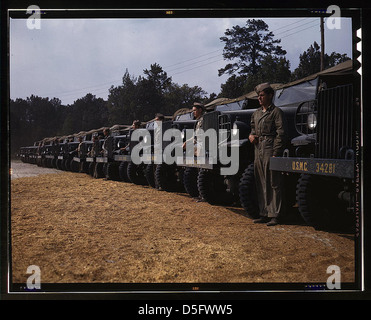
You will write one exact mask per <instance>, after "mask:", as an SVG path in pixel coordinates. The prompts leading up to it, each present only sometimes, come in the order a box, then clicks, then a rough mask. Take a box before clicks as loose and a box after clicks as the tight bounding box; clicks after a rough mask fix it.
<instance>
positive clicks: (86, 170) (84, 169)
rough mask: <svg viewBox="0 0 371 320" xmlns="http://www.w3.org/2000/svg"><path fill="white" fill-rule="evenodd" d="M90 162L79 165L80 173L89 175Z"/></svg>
mask: <svg viewBox="0 0 371 320" xmlns="http://www.w3.org/2000/svg"><path fill="white" fill-rule="evenodd" d="M89 165H90V162H86V161H84V162H83V163H82V165H81V173H89Z"/></svg>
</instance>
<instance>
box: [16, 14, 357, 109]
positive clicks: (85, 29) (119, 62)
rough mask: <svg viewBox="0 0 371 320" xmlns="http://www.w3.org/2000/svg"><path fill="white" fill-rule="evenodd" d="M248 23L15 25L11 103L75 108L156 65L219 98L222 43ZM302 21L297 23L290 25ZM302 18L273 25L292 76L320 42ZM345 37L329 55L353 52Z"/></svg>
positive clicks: (96, 21)
mask: <svg viewBox="0 0 371 320" xmlns="http://www.w3.org/2000/svg"><path fill="white" fill-rule="evenodd" d="M246 20H247V19H245V18H236V19H228V18H209V19H195V18H188V19H176V18H167V19H166V18H163V19H44V20H41V29H39V30H36V29H34V30H29V29H27V26H26V20H25V19H11V21H10V54H11V56H10V57H11V60H10V63H11V70H10V71H11V82H10V94H11V98H17V97H20V98H25V97H28V96H30V95H31V94H35V95H40V96H49V97H58V98H60V99H61V100H62V103H64V104H71V103H73V102H74V100H76V99H78V98H81V97H83V96H84V95H85V94H87V93H88V92H90V93H92V94H95V95H97V96H99V97H103V98H105V99H106V98H107V95H108V89H109V87H110V86H111V85H114V86H117V85H119V84H120V83H121V79H122V76H123V74H124V72H125V70H126V69H128V71H129V73H130V74H131V75H134V76H139V75H143V70H144V69H148V68H150V65H151V64H153V63H155V62H156V63H158V64H160V66H162V67H163V68H164V70H165V71H166V72H167V73H168V76H171V77H172V79H173V81H174V82H176V83H178V84H180V85H182V84H188V85H189V86H196V85H197V86H199V87H201V88H203V89H204V90H205V91H207V92H208V93H209V94H210V93H212V92H214V93H219V91H220V84H221V83H224V82H225V81H226V80H227V78H228V76H226V75H225V76H222V77H219V76H218V69H220V68H222V67H224V66H225V64H226V61H223V59H222V51H223V43H222V42H221V41H220V39H219V38H220V37H221V36H223V35H224V32H225V30H226V29H227V28H231V27H232V26H233V25H237V24H239V25H245V23H246ZM296 20H298V21H299V23H298V25H292V26H287V25H289V24H290V23H293V22H295V21H296ZM296 20H293V19H279V20H278V19H266V21H267V23H268V25H269V28H270V30H272V31H274V33H275V35H276V34H277V37H282V42H281V45H282V47H283V48H284V49H285V50H286V51H287V59H288V60H290V62H291V66H292V70H293V69H294V68H295V67H296V66H297V64H298V58H299V55H300V54H301V53H302V52H304V51H305V50H306V49H307V48H308V47H309V46H310V45H311V44H312V43H313V41H314V40H315V39H318V41H319V33H318V30H317V29H318V28H317V29H316V27H314V28H308V29H307V30H303V31H301V32H298V31H300V29H299V28H295V27H298V26H299V25H300V24H303V19H296ZM318 20H319V19H318ZM314 24H315V22H314V23H313V25H314ZM348 25H349V24H348ZM284 26H286V27H284ZM308 26H310V25H307V26H302V29H305V27H308ZM350 28H351V27H350ZM275 30H277V31H275ZM342 31H343V32H342V33H336V37H335V36H330V35H329V36H328V38H327V42H326V52H328V51H327V50H331V52H332V51H337V52H340V53H344V52H343V51H344V50H345V49H342V48H346V50H349V47H351V36H350V37H347V38H346V42H342V41H340V40H339V39H341V37H343V38H344V35H345V34H347V33H349V32H350V31H349V27H348V26H347V24H344V29H343V30H342ZM295 33H296V34H295ZM326 34H327V33H326ZM333 35H334V34H333ZM333 39H337V40H336V41H334V40H333ZM318 41H317V42H318ZM332 43H336V44H337V45H338V47H335V46H333V45H332ZM339 46H341V48H340V47H339Z"/></svg>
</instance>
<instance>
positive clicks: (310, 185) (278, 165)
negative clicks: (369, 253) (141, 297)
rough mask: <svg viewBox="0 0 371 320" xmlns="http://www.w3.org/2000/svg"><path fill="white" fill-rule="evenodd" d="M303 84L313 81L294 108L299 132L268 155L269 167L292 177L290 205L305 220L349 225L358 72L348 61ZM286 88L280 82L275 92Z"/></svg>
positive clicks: (357, 121)
mask: <svg viewBox="0 0 371 320" xmlns="http://www.w3.org/2000/svg"><path fill="white" fill-rule="evenodd" d="M304 83H312V84H313V97H312V98H311V99H308V100H307V101H304V102H302V103H300V105H299V106H298V108H297V111H296V115H295V127H296V130H297V131H298V133H299V135H298V136H297V137H295V138H294V139H292V140H291V141H290V145H289V147H288V149H287V150H286V151H285V153H284V156H282V157H276V158H271V159H270V168H271V170H276V171H280V172H282V173H284V174H286V175H290V176H293V177H295V182H296V183H295V185H294V192H295V198H296V205H297V207H298V209H299V212H300V214H301V216H302V218H303V219H304V221H305V222H306V223H307V224H309V225H311V226H314V227H316V228H329V227H330V228H331V227H334V228H347V227H353V226H354V225H355V224H354V219H355V214H354V212H355V197H356V192H355V181H356V178H357V174H359V163H360V162H359V159H360V153H359V151H360V150H359V141H360V88H359V85H358V83H359V75H358V74H357V72H356V71H355V70H354V68H353V61H352V60H348V61H345V62H343V63H341V64H338V65H336V66H335V67H332V68H329V69H327V70H324V71H322V72H319V73H317V74H315V75H312V76H310V77H307V78H306V79H303V80H302V81H301V82H300V84H304ZM288 89H289V88H288V87H286V86H283V87H282V88H280V89H278V94H281V95H282V96H283V95H285V94H286V95H288V94H289V93H290V92H289V90H288ZM292 94H295V93H292ZM291 192H293V191H291Z"/></svg>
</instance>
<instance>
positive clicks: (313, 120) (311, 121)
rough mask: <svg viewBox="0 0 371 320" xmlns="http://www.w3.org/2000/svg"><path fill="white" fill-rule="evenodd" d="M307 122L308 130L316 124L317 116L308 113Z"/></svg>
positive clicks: (312, 128)
mask: <svg viewBox="0 0 371 320" xmlns="http://www.w3.org/2000/svg"><path fill="white" fill-rule="evenodd" d="M307 124H308V128H309V129H310V130H314V129H315V128H316V126H317V117H316V115H315V114H314V113H311V114H309V115H308V118H307Z"/></svg>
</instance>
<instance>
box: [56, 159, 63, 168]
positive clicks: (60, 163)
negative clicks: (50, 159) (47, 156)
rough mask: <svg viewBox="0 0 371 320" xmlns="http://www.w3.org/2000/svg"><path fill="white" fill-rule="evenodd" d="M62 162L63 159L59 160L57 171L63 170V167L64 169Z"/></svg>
mask: <svg viewBox="0 0 371 320" xmlns="http://www.w3.org/2000/svg"><path fill="white" fill-rule="evenodd" d="M62 161H63V160H61V159H58V160H57V169H58V170H63V167H62Z"/></svg>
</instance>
